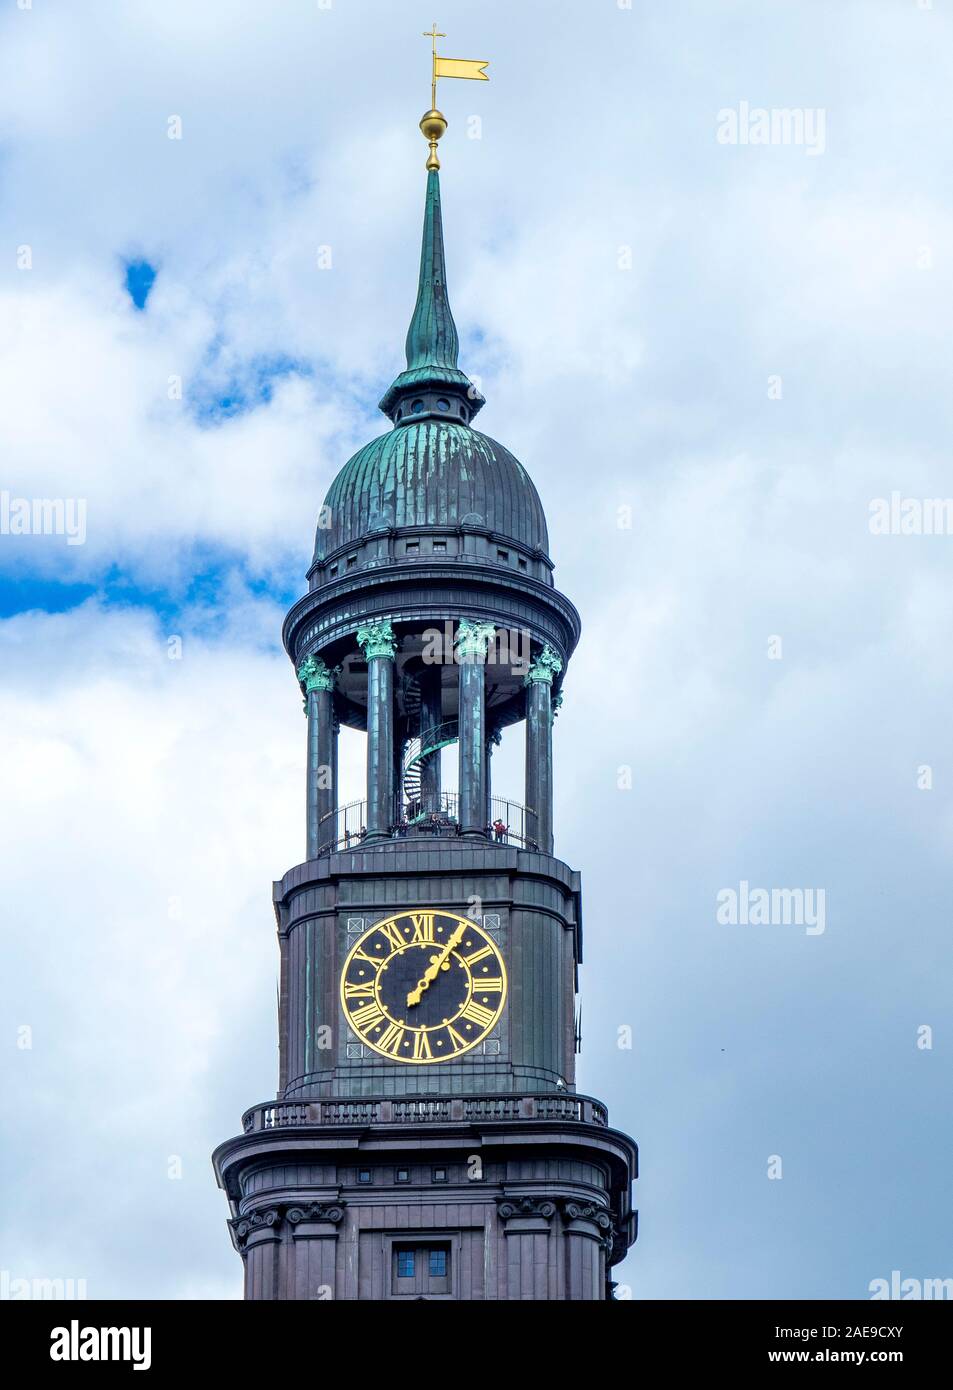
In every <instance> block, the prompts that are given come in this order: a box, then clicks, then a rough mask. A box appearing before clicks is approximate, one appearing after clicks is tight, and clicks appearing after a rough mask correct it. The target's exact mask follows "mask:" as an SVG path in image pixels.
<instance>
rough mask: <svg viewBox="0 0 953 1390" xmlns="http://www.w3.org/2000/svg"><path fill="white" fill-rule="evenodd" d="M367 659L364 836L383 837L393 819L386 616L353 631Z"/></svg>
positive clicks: (392, 643) (390, 656) (390, 651)
mask: <svg viewBox="0 0 953 1390" xmlns="http://www.w3.org/2000/svg"><path fill="white" fill-rule="evenodd" d="M357 642H358V646H359V647H360V648H361V650H362V652H363V653H364V656H365V659H366V660H367V821H366V829H367V838H368V840H382V839H386V838H387V836H388V835H389V834H390V827H391V823H392V821H393V819H394V655H395V653H396V651H397V638H396V637H395V636H394V629H393V627H392V626H391V623H390V619H389V618H385V619H384V621H383V622H379V623H366V624H365V625H364V626H363V627H359V628H358V630H357Z"/></svg>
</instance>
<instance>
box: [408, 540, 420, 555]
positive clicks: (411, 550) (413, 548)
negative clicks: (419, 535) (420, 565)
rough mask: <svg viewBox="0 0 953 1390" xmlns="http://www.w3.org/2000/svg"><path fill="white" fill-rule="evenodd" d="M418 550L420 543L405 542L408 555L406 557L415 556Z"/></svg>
mask: <svg viewBox="0 0 953 1390" xmlns="http://www.w3.org/2000/svg"><path fill="white" fill-rule="evenodd" d="M419 550H420V541H408V542H407V554H408V555H416V554H417V553H418V552H419Z"/></svg>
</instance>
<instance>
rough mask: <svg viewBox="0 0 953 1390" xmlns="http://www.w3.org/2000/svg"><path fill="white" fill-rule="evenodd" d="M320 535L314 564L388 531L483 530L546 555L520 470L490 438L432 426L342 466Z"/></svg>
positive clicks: (422, 424)
mask: <svg viewBox="0 0 953 1390" xmlns="http://www.w3.org/2000/svg"><path fill="white" fill-rule="evenodd" d="M325 506H326V507H327V508H328V509H329V512H330V520H331V525H330V527H327V528H322V527H319V528H318V532H317V539H316V544H315V552H314V558H315V561H320V560H322V559H323V558H324V557H325V556H326V555H330V554H331V553H332V552H333V551H335V550H337V549H338V547H339V546H342V545H348V544H350V543H353V542H355V541H357V540H360V539H361V537H363V536H367V535H369V534H370V533H372V532H374V531H377V530H380V529H382V528H384V527H389V526H447V527H455V526H458V525H459V524H460V523H461V522H463V521H466V522H467V523H468V524H472V525H474V526H481V527H486V528H487V529H488V530H490V531H492V532H494V533H495V534H497V535H499V536H502V537H505V538H506V539H508V540H511V541H513V542H515V543H517V544H520V545H523V546H525V547H526V548H527V549H529V550H534V549H537V548H538V549H540V550H542V551H544V552H547V551H548V546H549V538H548V536H547V533H546V518H545V516H544V515H543V507H542V503H541V502H540V500H539V494H538V493H537V491H536V488H535V487H534V486H533V481H532V479H531V478H530V476H529V474H528V473H527V472H526V470H525V469H524V468H523V466H522V464H520V463H519V461H518V460H517V459H515V458H514V457H513V455H512V454H511V453H510V451H509V449H506V448H504V447H503V445H502V444H498V443H497V442H496V440H495V439H491V438H490V437H489V435H486V434H480V433H479V431H478V430H474V429H471V428H470V426H469V425H464V424H457V423H455V422H454V421H452V420H437V419H427V420H419V421H414V422H413V423H411V424H407V425H401V426H398V428H397V429H395V430H392V431H391V432H390V433H388V434H384V435H381V436H380V437H379V438H378V439H373V440H372V441H371V442H370V444H365V445H364V447H363V449H360V450H358V452H357V453H356V454H355V455H354V457H353V458H352V459H351V460H350V461H349V462H348V463H346V464H345V465H344V467H343V468H342V469H341V472H340V473H339V474H338V476H337V477H336V478H335V480H334V482H333V483H332V484H331V489H330V491H329V493H328V495H327V500H326V502H325Z"/></svg>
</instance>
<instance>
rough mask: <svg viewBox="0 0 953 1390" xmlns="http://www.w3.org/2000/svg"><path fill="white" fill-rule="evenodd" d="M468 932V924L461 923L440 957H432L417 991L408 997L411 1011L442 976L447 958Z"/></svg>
mask: <svg viewBox="0 0 953 1390" xmlns="http://www.w3.org/2000/svg"><path fill="white" fill-rule="evenodd" d="M466 930H467V928H466V924H465V923H463V922H461V923H460V926H459V927H457V929H456V931H455V932H454V933H453V935H452V936H451V938H450V940H449V941H448V942H447V944H446V946H445V947H444V948H443V950H442V951H441V952H440V953H439V955H436V956H431V958H430V964H429V965H428V966H427V969H426V970H425V971H424V973H423V975H422V976H421V978H420V979H419V980H418V981H417V987H416V989H412V990H411V991H410V993H409V994H408V995H407V1007H408V1008H409V1009H412V1008H413V1007H414V1005H415V1004H419V1003H420V1001H421V999H422V998H423V994H424V990H425V989H429V988H430V985H431V983H432V981H434V980H435V979H436V978H437V976H438V975H439V974H440V971H441V969H443V968H444V966H445V965H446V961H447V957H448V956H449V955H450V952H451V951H452V950H453V948H454V947H455V946H459V945H460V942H461V941H462V940H463V938H464V935H465V934H466Z"/></svg>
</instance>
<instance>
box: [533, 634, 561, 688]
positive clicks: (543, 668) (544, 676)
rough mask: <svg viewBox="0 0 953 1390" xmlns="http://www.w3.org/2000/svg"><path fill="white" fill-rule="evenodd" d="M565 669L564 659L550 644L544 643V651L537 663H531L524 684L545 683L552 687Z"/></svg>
mask: <svg viewBox="0 0 953 1390" xmlns="http://www.w3.org/2000/svg"><path fill="white" fill-rule="evenodd" d="M562 669H563V661H562V657H561V656H560V655H559V653H558V652H557V651H556V650H555V648H554V647H551V646H550V645H549V643H548V642H544V643H543V650H542V651H541V652H540V654H539V656H538V657H536V659H535V661H532V662H531V663H530V668H529V670H528V671H527V673H526V675H525V676H524V677H523V684H524V685H529V684H530V683H531V682H533V681H540V682H545V684H546V685H552V683H553V677H554V676H556V675H558V674H559V672H560V671H561V670H562Z"/></svg>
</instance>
